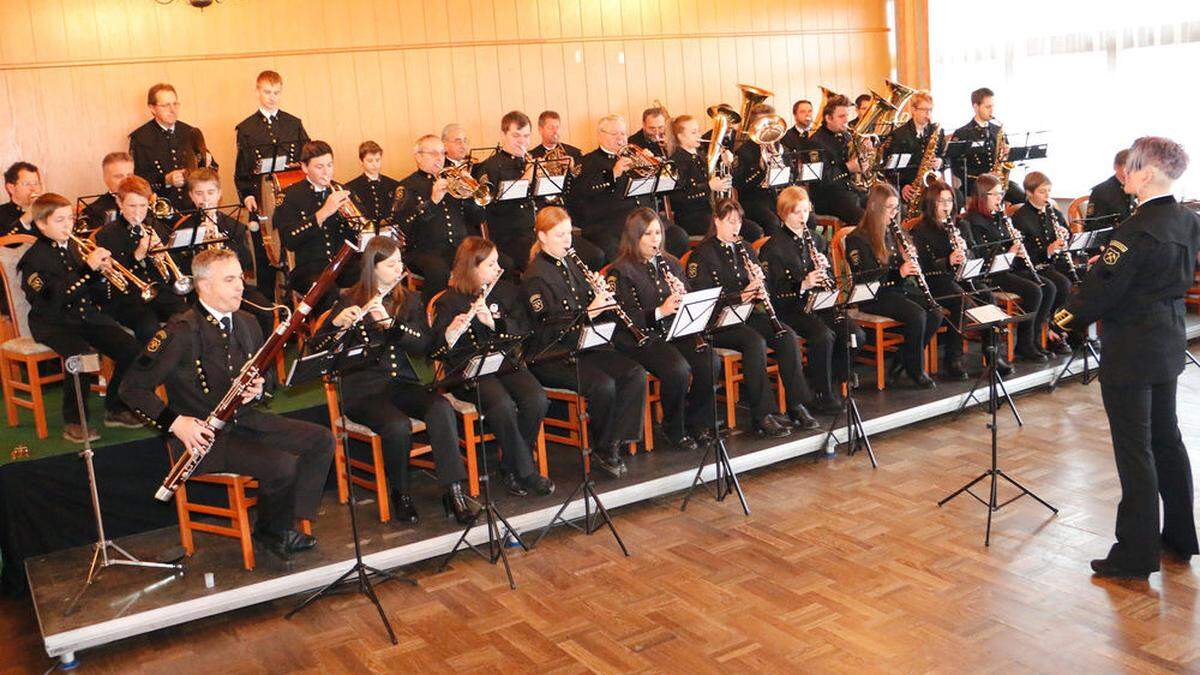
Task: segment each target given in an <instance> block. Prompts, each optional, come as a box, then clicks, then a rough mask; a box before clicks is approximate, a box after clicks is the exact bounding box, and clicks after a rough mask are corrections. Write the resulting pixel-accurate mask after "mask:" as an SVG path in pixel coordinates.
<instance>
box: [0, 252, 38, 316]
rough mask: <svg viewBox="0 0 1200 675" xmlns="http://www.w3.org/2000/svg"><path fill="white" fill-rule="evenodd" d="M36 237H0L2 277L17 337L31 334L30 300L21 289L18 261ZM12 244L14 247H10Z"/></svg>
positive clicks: (0, 272) (0, 276)
mask: <svg viewBox="0 0 1200 675" xmlns="http://www.w3.org/2000/svg"><path fill="white" fill-rule="evenodd" d="M35 240H36V239H35V238H34V237H33V235H29V234H10V235H7V236H4V237H0V279H2V280H3V282H4V296H5V299H6V300H8V310H9V313H10V314H11V317H10V318H11V320H12V326H13V331H15V333H16V335H17V337H22V336H27V335H29V300H28V299H26V297H25V291H23V290H21V281H20V279H21V276H20V274H19V273H18V272H17V263H19V262H20V261H21V257H22V256H24V255H25V251H28V250H29V247H30V246H32V245H33V242H34V241H35ZM10 246H12V248H9V247H10Z"/></svg>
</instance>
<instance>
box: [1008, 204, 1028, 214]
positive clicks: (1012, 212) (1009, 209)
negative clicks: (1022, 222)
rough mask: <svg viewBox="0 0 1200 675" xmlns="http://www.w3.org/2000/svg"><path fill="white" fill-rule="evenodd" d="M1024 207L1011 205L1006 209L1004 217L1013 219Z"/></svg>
mask: <svg viewBox="0 0 1200 675" xmlns="http://www.w3.org/2000/svg"><path fill="white" fill-rule="evenodd" d="M1022 206H1024V204H1009V205H1008V206H1005V207H1004V215H1006V216H1009V217H1011V216H1012V214H1014V213H1016V212H1017V209H1019V208H1021V207H1022Z"/></svg>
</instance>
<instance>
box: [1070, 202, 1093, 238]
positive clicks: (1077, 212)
mask: <svg viewBox="0 0 1200 675" xmlns="http://www.w3.org/2000/svg"><path fill="white" fill-rule="evenodd" d="M1088 198H1089V196H1088V195H1084V196H1082V197H1076V198H1075V199H1072V200H1071V204H1070V205H1069V206H1067V222H1068V223H1070V224H1071V231H1072V232H1083V219H1084V217H1085V216H1087V207H1088Z"/></svg>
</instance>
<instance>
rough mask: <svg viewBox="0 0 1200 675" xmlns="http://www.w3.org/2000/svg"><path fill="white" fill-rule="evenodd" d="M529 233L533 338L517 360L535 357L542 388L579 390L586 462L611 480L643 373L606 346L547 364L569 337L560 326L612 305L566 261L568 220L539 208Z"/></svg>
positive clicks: (630, 429) (633, 422)
mask: <svg viewBox="0 0 1200 675" xmlns="http://www.w3.org/2000/svg"><path fill="white" fill-rule="evenodd" d="M535 226H536V228H537V243H536V244H534V245H533V247H532V248H531V249H530V251H529V264H528V265H527V266H526V268H525V274H524V277H523V278H522V285H523V292H524V294H525V298H526V302H527V303H528V304H529V309H530V311H531V313H532V315H533V320H534V328H533V329H534V334H533V338H532V340H531V341H530V346H529V347H527V348H526V351H525V353H526V355H529V354H534V355H535V358H534V361H535V363H534V365H531V369H532V370H533V374H534V375H536V376H537V378H538V380H540V381H541V383H542V384H543V385H544V386H547V387H558V388H562V389H572V390H574V389H576V387H582V388H583V390H582V391H580V392H579V393H580V394H581V395H582V396H583V397H584V398H586V399H587V409H588V420H589V421H588V429H589V432H588V433H590V434H591V446H592V449H593V453H592V461H593V462H596V463H597V464H598V465H599V466H600V468H602V469H604V470H605V471H606V472H608V473H609V474H611V475H613V476H615V477H619V476H620V475H621V474H622V473H624V472H625V470H626V469H625V462H624V461H623V460H622V459H621V450H622V445H624V444H628V443H633V442H637V441H638V439H640V438H641V431H642V413H643V410H644V406H645V404H646V371H645V369H643V368H642V367H641V366H639V365H638V364H637V362H636V361H633V360H632V359H630V358H629V357H627V356H625V355H623V354H621V353H620V352H618V351H617V350H615V349H612V348H611V347H597V348H594V349H589V350H587V351H585V352H582V353H581V354H579V355H578V356H577V357H576V361H575V364H574V365H572V363H569V362H568V361H567V360H566V359H563V358H553V357H554V356H555V354H556V353H557V351H558V349H563V348H569V347H568V345H567V344H566V342H570V341H571V340H573V339H575V338H574V336H575V335H576V334H577V331H576V332H573V333H572V334H571V335H566V336H564V335H563V334H562V330H563V328H564V327H565V326H564V325H563V324H562V323H561V322H562V321H570V320H571V319H574V318H576V315H578V314H580V313H583V312H586V313H587V319H588V320H589V321H594V320H595V319H597V318H598V317H600V315H602V314H605V313H606V312H610V310H612V308H613V307H614V305H615V301H614V299H613V298H612V297H611V293H610V292H609V291H608V286H607V284H606V283H605V281H604V279H603V278H602V277H601V276H600V275H599V274H597V273H595V272H591V271H590V270H585V269H581V268H580V266H579V265H578V264H577V262H576V258H574V257H573V256H572V255H571V252H572V247H571V244H572V234H571V218H570V216H568V215H567V212H566V211H565V210H564V209H562V208H560V207H557V206H547V207H546V208H544V209H542V210H541V211H538V215H537V221H536V222H535ZM556 347H557V349H556ZM538 357H540V358H538ZM576 368H578V371H576ZM576 372H578V373H579V376H580V377H579V381H578V382H577V380H576V377H575V375H576Z"/></svg>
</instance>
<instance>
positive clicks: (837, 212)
mask: <svg viewBox="0 0 1200 675" xmlns="http://www.w3.org/2000/svg"><path fill="white" fill-rule="evenodd" d="M851 107H852V106H851V104H850V99H848V98H846V97H845V96H841V95H836V96H831V97H829V101H828V102H826V104H825V110H824V111H822V116H823V119H824V124H822V125H821V128H820V129H817V130H816V131H815V132H813V134H812V135H811V136H809V141H810V143H811V144H812V146H813V147H814V148H816V149H818V150H820V151H821V161H823V162H824V163H825V169H824V172H823V173H822V174H821V180H820V181H818V182H816V183H813V184H812V186H811V187H810V189H809V192H810V193H811V195H812V201H813V208H814V209H816V211H817V213H819V214H821V215H825V216H834V217H835V218H837V219H838V220H841V221H842V222H844V223H847V224H850V225H853V224H856V223H858V221H860V220H862V215H863V204H865V203H866V195H865V194H863V193H860V192H857V191H855V189H854V187H853V186H852V185H851V183H850V179H851V174H855V173H861V172H862V168H861V167H860V166H859V164H858V158H857V157H850V152H849V148H850V133H849V131H848V126H847V125H848V124H849V119H850V108H851Z"/></svg>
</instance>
